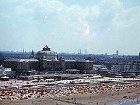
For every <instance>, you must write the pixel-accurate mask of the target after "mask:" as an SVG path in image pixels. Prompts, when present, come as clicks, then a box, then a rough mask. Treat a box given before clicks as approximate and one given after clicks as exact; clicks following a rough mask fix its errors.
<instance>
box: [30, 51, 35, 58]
mask: <svg viewBox="0 0 140 105" xmlns="http://www.w3.org/2000/svg"><path fill="white" fill-rule="evenodd" d="M34 57H35V54H34V51H33V50H32V52H31V55H30V58H34Z"/></svg>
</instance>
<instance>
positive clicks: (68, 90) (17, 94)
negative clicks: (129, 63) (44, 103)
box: [0, 82, 140, 100]
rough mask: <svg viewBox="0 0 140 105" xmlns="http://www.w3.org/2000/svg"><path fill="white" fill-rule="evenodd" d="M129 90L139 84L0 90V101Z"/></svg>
mask: <svg viewBox="0 0 140 105" xmlns="http://www.w3.org/2000/svg"><path fill="white" fill-rule="evenodd" d="M130 88H140V83H136V82H135V83H129V84H128V83H127V84H125V83H124V84H113V83H110V84H109V83H108V84H105V83H100V84H96V85H73V86H67V87H66V86H61V87H55V86H48V87H42V88H41V87H36V88H33V87H31V86H30V87H26V88H18V87H17V88H14V89H9V88H5V89H0V99H1V100H4V99H8V100H23V99H34V98H47V97H62V96H70V95H76V94H96V93H106V92H110V93H111V92H119V91H124V90H129V89H130Z"/></svg>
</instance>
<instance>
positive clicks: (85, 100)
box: [0, 87, 140, 105]
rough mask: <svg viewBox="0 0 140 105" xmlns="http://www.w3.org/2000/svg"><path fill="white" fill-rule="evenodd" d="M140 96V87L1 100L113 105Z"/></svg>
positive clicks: (28, 104) (8, 104) (15, 104)
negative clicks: (50, 96)
mask: <svg viewBox="0 0 140 105" xmlns="http://www.w3.org/2000/svg"><path fill="white" fill-rule="evenodd" d="M138 98H140V88H139V87H138V88H131V89H130V88H128V89H126V90H123V91H117V92H115V91H108V92H104V93H90V94H89V93H88V94H77V95H70V96H64V97H53V98H48V97H47V98H38V99H24V100H14V101H10V100H1V101H0V105H113V104H114V103H118V102H119V101H122V100H127V99H132V100H133V99H138ZM139 102H140V101H139Z"/></svg>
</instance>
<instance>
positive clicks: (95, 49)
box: [0, 0, 140, 54]
mask: <svg viewBox="0 0 140 105" xmlns="http://www.w3.org/2000/svg"><path fill="white" fill-rule="evenodd" d="M46 44H47V45H48V46H49V47H51V48H52V49H53V50H54V51H56V52H75V53H76V52H77V51H78V50H79V49H82V50H83V51H84V50H85V49H87V51H88V53H108V54H112V53H115V51H116V50H119V53H121V54H138V53H139V52H140V1H139V0H0V50H1V51H8V50H9V51H22V50H23V49H25V50H26V51H31V50H32V49H33V50H35V51H38V50H41V49H42V47H44V46H45V45H46Z"/></svg>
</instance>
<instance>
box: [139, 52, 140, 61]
mask: <svg viewBox="0 0 140 105" xmlns="http://www.w3.org/2000/svg"><path fill="white" fill-rule="evenodd" d="M139 60H140V52H139Z"/></svg>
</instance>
